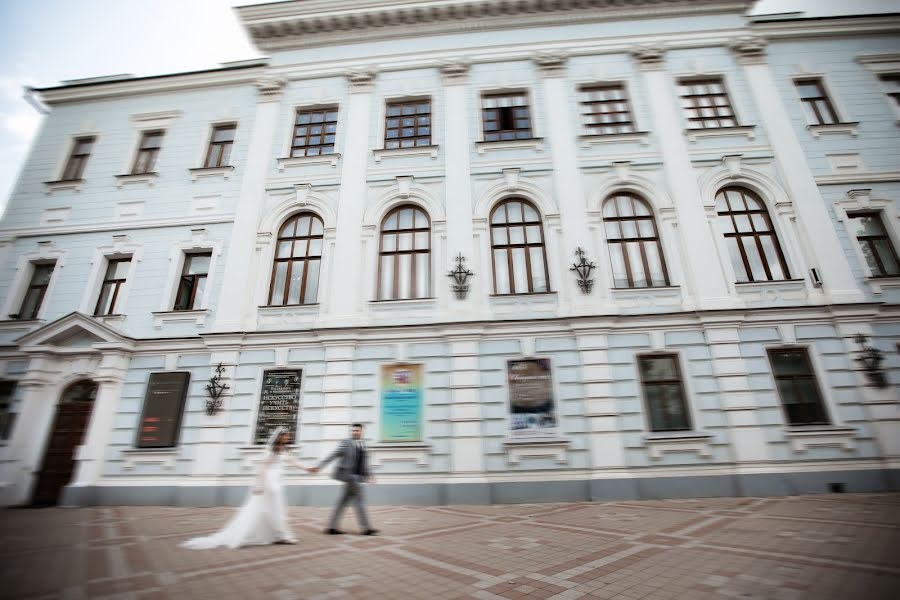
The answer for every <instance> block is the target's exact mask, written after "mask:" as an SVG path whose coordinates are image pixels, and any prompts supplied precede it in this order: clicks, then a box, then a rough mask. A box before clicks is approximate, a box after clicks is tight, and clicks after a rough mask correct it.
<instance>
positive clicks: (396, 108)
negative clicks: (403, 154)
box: [384, 99, 431, 148]
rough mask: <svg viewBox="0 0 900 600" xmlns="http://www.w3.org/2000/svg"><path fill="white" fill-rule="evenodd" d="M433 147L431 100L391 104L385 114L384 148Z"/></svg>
mask: <svg viewBox="0 0 900 600" xmlns="http://www.w3.org/2000/svg"><path fill="white" fill-rule="evenodd" d="M430 145H431V100H427V99H426V100H410V101H408V102H391V103H389V104H388V105H387V107H386V108H385V112H384V147H385V148H413V147H415V146H430Z"/></svg>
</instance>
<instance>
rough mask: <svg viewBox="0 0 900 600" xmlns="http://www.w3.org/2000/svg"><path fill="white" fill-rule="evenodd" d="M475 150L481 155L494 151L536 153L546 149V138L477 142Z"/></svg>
mask: <svg viewBox="0 0 900 600" xmlns="http://www.w3.org/2000/svg"><path fill="white" fill-rule="evenodd" d="M475 149H476V150H477V151H478V154H479V155H483V154H484V153H485V152H492V151H494V150H534V151H535V152H540V151H541V150H543V149H544V138H528V139H525V140H498V141H491V142H475Z"/></svg>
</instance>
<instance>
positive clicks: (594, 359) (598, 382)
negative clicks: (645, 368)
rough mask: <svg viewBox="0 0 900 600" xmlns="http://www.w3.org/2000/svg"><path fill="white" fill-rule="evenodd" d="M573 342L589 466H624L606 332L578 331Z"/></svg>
mask: <svg viewBox="0 0 900 600" xmlns="http://www.w3.org/2000/svg"><path fill="white" fill-rule="evenodd" d="M576 343H577V344H578V353H579V355H580V356H581V380H582V383H583V385H584V407H585V408H584V411H585V417H587V419H588V423H589V427H588V432H589V433H588V435H589V440H590V451H591V458H590V466H591V468H592V469H600V470H602V469H621V468H624V467H626V466H627V463H626V459H625V441H624V438H623V436H622V434H621V428H620V427H619V408H618V406H617V405H616V397H615V395H614V394H613V391H612V384H613V378H612V370H611V366H610V363H609V350H608V344H607V336H606V335H604V334H600V333H579V334H577V337H576Z"/></svg>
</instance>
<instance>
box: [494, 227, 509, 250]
mask: <svg viewBox="0 0 900 600" xmlns="http://www.w3.org/2000/svg"><path fill="white" fill-rule="evenodd" d="M493 233H494V244H495V245H497V246H505V245H506V244H507V243H508V241H507V237H506V227H494V228H493Z"/></svg>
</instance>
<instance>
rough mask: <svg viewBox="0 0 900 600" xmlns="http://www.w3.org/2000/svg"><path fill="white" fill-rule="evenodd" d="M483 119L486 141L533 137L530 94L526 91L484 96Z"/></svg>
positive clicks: (482, 102) (482, 103) (482, 99)
mask: <svg viewBox="0 0 900 600" xmlns="http://www.w3.org/2000/svg"><path fill="white" fill-rule="evenodd" d="M481 119H482V125H483V126H484V140H485V141H486V142H496V141H503V140H527V139H531V137H532V133H531V113H530V111H529V109H528V95H527V94H525V93H524V92H522V93H515V94H488V95H485V96H483V97H482V98H481Z"/></svg>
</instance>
